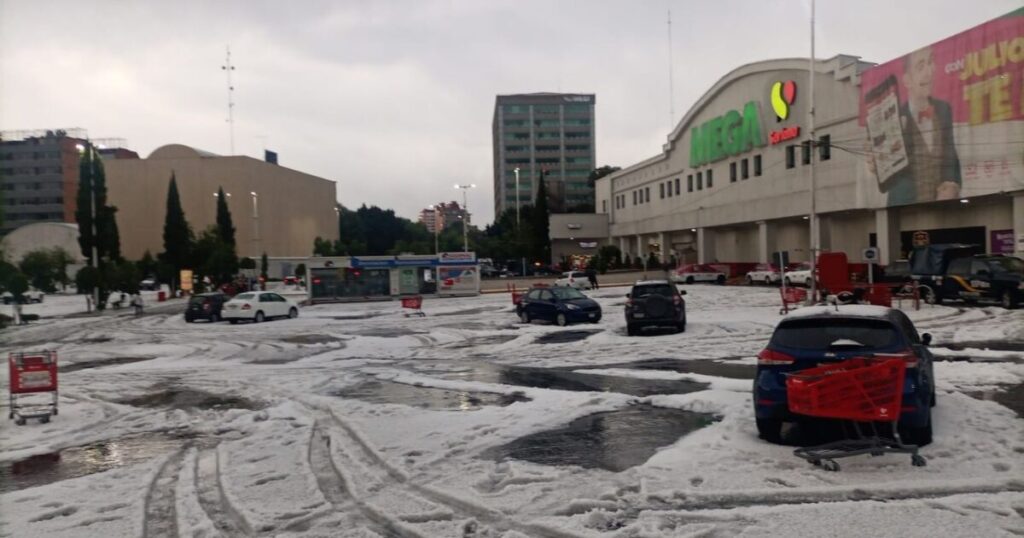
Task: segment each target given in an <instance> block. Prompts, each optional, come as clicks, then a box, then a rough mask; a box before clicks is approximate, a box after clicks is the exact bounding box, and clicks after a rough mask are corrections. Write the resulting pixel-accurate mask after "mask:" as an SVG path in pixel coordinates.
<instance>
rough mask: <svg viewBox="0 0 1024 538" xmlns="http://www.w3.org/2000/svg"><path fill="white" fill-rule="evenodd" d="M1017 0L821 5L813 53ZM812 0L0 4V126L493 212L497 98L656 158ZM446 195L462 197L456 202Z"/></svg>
mask: <svg viewBox="0 0 1024 538" xmlns="http://www.w3.org/2000/svg"><path fill="white" fill-rule="evenodd" d="M1021 5H1022V2H1021V1H1020V0H984V1H974V2H969V1H967V0H912V1H911V0H900V1H894V0H882V1H876V0H872V1H860V0H820V1H818V3H817V18H818V26H817V28H818V30H817V37H818V39H817V55H818V56H819V57H822V58H827V57H831V56H833V55H835V54H837V53H845V54H852V55H858V56H861V57H862V58H863V59H864V60H867V61H873V62H884V61H887V60H890V59H893V58H895V57H897V56H900V55H902V54H904V53H906V52H909V51H911V50H913V49H915V48H918V47H921V46H923V45H926V44H928V43H931V42H933V41H937V40H939V39H942V38H944V37H946V36H949V35H951V34H954V33H957V32H959V31H962V30H965V29H967V28H969V27H971V26H974V25H976V24H978V23H981V22H984V21H986V20H988V19H991V18H994V17H997V16H999V15H1001V14H1003V13H1006V12H1008V11H1010V10H1012V9H1016V8H1018V7H1020V6H1021ZM809 6H810V2H809V0H778V1H766V0H744V1H740V0H717V1H703V2H697V1H688V2H687V1H667V0H651V1H643V2H638V1H635V0H632V1H631V0H623V1H603V2H598V1H587V2H582V1H577V2H569V1H552V0H548V1H528V0H508V1H506V0H500V1H499V0H494V1H491V0H466V1H456V0H450V1H440V0H439V1H426V0H424V1H411V0H410V1H407V2H397V1H395V2H391V1H368V0H367V1H348V2H345V1H336V2H304V1H299V0H296V1H292V2H257V1H235V2H231V1H223V2H205V1H204V2H200V1H195V2H185V1H152V2H143V1H133V2H129V1H115V0H110V1H86V0H76V1H74V2H70V1H67V2H65V1H50V0H48V1H39V0H25V1H15V0H0V129H3V130H11V129H37V128H62V127H83V128H86V129H88V132H89V134H90V135H91V136H92V137H94V138H99V137H122V138H125V139H127V140H128V146H129V147H130V148H131V149H134V150H136V151H138V152H139V154H140V155H142V156H147V155H148V154H149V153H150V152H151V151H152V150H154V149H155V148H157V147H159V146H162V145H164V144H169V143H181V144H186V145H189V146H194V147H197V148H201V149H204V150H208V151H212V152H214V153H219V154H228V153H229V131H228V125H227V123H226V118H227V90H226V81H225V77H224V72H223V71H222V70H221V65H223V64H224V56H225V47H226V46H227V45H229V44H230V46H231V52H232V59H233V62H234V64H235V65H236V66H237V70H236V71H235V80H234V84H235V88H236V92H235V102H236V107H235V120H236V127H235V150H236V151H235V152H236V153H239V154H246V155H250V156H254V157H258V158H262V154H263V153H262V150H263V148H264V147H267V148H269V149H273V150H275V151H277V152H278V153H279V154H280V162H281V164H282V165H284V166H288V167H291V168H295V169H297V170H301V171H303V172H308V173H311V174H315V175H318V176H321V177H324V178H327V179H331V180H334V181H336V182H337V183H338V200H339V201H340V202H341V203H343V204H345V205H346V206H348V207H358V206H359V205H360V204H363V203H366V204H375V205H379V206H382V207H387V208H393V209H395V210H396V211H397V212H398V214H400V215H402V216H406V217H410V218H415V216H416V214H417V213H418V211H419V209H420V208H422V207H424V206H426V205H428V204H431V203H435V202H439V201H443V200H453V199H457V196H458V193H457V192H455V190H454V188H453V184H454V183H456V182H459V183H476V184H477V187H478V188H477V189H476V190H475V191H473V192H471V193H470V198H469V205H470V210H471V212H472V213H473V214H474V222H477V223H479V224H485V223H488V222H490V221H491V220H492V219H493V189H492V183H493V180H492V151H491V119H492V114H493V110H494V97H495V95H497V94H508V93H525V92H540V91H562V92H587V93H595V94H597V109H596V110H597V121H596V123H597V125H596V131H597V164H598V165H602V164H613V165H619V166H626V165H630V164H633V163H635V162H637V161H639V160H642V159H645V158H647V157H650V156H652V155H655V154H657V153H658V152H659V151H660V148H661V144H662V143H663V142H664V141H665V137H666V135H667V134H668V132H669V131H670V130H671V129H670V127H671V126H672V122H671V119H670V115H669V91H668V88H669V83H668V79H669V77H668V65H669V61H668V53H669V46H668V32H667V26H666V14H667V11H668V10H669V9H670V8H671V10H672V20H673V37H672V43H673V46H672V58H673V60H674V69H675V95H674V101H675V111H676V117H675V119H676V120H678V119H679V118H680V117H682V115H683V114H684V113H685V112H686V110H687V109H688V108H689V107H690V105H692V104H693V103H694V102H695V101H696V100H697V99H698V98H699V97H700V96H701V94H703V93H704V92H705V91H707V90H708V89H709V88H710V86H711V85H712V84H714V82H715V81H717V80H718V79H719V78H720V77H722V76H723V75H724V74H726V73H727V72H728V71H730V70H732V69H733V68H735V67H738V66H740V65H742V64H745V63H749V62H752V61H757V60H763V59H768V58H777V57H794V56H801V57H806V56H807V55H808V54H809V23H808V18H809V14H810V7H809ZM460 202H461V199H460Z"/></svg>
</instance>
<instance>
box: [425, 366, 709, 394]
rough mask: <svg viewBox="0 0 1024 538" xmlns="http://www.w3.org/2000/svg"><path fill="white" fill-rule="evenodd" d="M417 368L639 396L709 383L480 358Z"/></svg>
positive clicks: (692, 389) (441, 374) (489, 379)
mask: <svg viewBox="0 0 1024 538" xmlns="http://www.w3.org/2000/svg"><path fill="white" fill-rule="evenodd" d="M417 370H418V371H419V372H421V373H424V374H427V375H435V376H439V377H442V378H444V379H453V380H459V381H477V382H481V383H496V384H501V385H517V386H520V387H533V388H539V389H553V390H568V391H574V392H616V393H619V394H629V395H631V396H639V397H644V396H652V395H655V394H686V393H690V392H697V391H701V390H706V389H707V388H708V384H707V383H699V382H696V381H688V380H669V379H637V378H631V377H618V376H607V375H597V374H588V373H586V372H578V371H572V370H569V369H559V368H531V367H526V366H499V365H495V364H489V363H486V362H477V363H474V364H473V365H472V366H470V367H468V368H467V367H466V366H465V365H464V364H461V363H460V364H451V363H444V364H437V365H430V366H429V367H423V366H419V367H418V368H417ZM438 370H440V371H438Z"/></svg>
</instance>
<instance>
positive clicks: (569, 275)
mask: <svg viewBox="0 0 1024 538" xmlns="http://www.w3.org/2000/svg"><path fill="white" fill-rule="evenodd" d="M554 285H555V286H568V287H571V288H576V289H578V290H589V289H590V279H588V278H587V274H586V273H584V272H583V271H567V272H565V273H562V277H561V278H559V279H558V280H556V281H555V284H554Z"/></svg>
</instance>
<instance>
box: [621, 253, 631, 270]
mask: <svg viewBox="0 0 1024 538" xmlns="http://www.w3.org/2000/svg"><path fill="white" fill-rule="evenodd" d="M622 266H623V267H625V268H626V269H629V268H630V267H633V261H632V260H630V259H629V253H628V252H627V253H626V255H625V256H623V257H622Z"/></svg>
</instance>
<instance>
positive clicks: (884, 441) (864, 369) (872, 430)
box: [786, 357, 926, 471]
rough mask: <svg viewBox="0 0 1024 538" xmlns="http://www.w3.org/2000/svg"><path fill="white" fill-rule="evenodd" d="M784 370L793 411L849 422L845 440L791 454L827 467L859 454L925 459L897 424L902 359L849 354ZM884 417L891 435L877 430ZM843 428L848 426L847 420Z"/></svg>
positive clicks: (903, 368) (918, 463)
mask: <svg viewBox="0 0 1024 538" xmlns="http://www.w3.org/2000/svg"><path fill="white" fill-rule="evenodd" d="M786 375H787V378H786V393H787V396H786V398H787V403H788V405H789V410H790V411H791V412H793V413H796V414H799V415H806V416H811V417H822V418H832V419H839V420H844V421H847V422H849V423H850V424H852V426H853V434H852V436H851V437H850V438H848V439H843V440H840V441H832V442H829V443H825V444H821V445H817V446H811V447H804V448H798V449H796V450H794V451H793V454H794V455H796V456H798V457H800V458H803V459H805V460H807V461H809V462H810V463H812V464H814V465H818V466H821V467H822V468H824V469H825V470H827V471H838V470H839V464H838V463H836V461H835V460H836V459H838V458H848V457H850V456H859V455H863V454H870V455H872V456H881V455H882V454H886V453H899V454H910V455H911V456H910V462H911V464H912V465H914V466H915V467H923V466H924V465H925V464H926V461H925V459H924V458H923V457H922V456H920V455H919V454H918V453H917V450H918V447H917V446H916V445H906V444H903V442H902V441H901V440H900V435H899V431H898V428H897V422H898V421H899V418H900V411H901V409H902V408H901V406H902V403H903V401H902V400H903V380H904V377H905V375H906V363H905V362H904V361H903V360H902V359H894V358H874V357H866V358H852V359H846V360H844V361H842V362H838V363H834V364H826V365H823V366H819V367H816V368H809V369H806V370H800V371H797V372H793V373H790V374H786ZM885 422H888V423H891V424H892V438H887V437H883V436H882V435H880V434H879V431H878V423H885ZM843 430H844V432H846V431H847V430H846V424H845V423H844V428H843ZM865 430H866V431H865Z"/></svg>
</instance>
